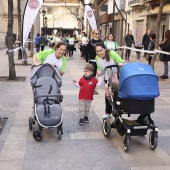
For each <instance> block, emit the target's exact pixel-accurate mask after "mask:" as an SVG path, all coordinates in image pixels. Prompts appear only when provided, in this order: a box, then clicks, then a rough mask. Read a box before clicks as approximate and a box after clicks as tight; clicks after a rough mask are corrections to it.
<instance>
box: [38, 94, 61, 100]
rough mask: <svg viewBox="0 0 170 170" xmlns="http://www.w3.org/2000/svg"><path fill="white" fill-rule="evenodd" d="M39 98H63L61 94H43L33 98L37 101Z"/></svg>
mask: <svg viewBox="0 0 170 170" xmlns="http://www.w3.org/2000/svg"><path fill="white" fill-rule="evenodd" d="M40 97H63V95H62V94H45V95H37V96H35V100H37V99H38V98H40Z"/></svg>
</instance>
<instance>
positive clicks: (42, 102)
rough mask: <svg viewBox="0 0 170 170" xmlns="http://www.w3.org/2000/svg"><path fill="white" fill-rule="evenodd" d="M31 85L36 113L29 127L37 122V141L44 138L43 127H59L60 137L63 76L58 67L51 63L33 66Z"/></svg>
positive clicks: (35, 137)
mask: <svg viewBox="0 0 170 170" xmlns="http://www.w3.org/2000/svg"><path fill="white" fill-rule="evenodd" d="M32 73H33V74H32V78H31V85H32V87H33V94H34V115H33V117H30V118H29V129H30V130H32V126H33V125H35V122H37V123H38V127H39V128H38V130H35V131H34V132H33V137H34V139H35V140H36V141H41V140H42V139H43V128H55V127H57V134H58V139H59V140H60V139H61V135H62V133H63V131H62V113H63V109H62V99H63V96H62V95H61V91H60V86H61V84H62V83H61V77H60V73H59V71H58V69H57V68H55V67H52V66H51V65H49V64H45V65H42V66H39V67H33V70H32Z"/></svg>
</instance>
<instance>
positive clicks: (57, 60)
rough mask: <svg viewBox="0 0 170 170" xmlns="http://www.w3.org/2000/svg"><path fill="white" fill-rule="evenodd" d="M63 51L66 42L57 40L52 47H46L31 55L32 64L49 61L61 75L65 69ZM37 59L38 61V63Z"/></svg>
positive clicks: (64, 51) (36, 64)
mask: <svg viewBox="0 0 170 170" xmlns="http://www.w3.org/2000/svg"><path fill="white" fill-rule="evenodd" d="M65 53H66V44H65V43H64V42H59V43H57V45H55V46H54V48H53V49H47V50H44V51H41V52H39V53H37V54H35V55H34V56H33V65H35V66H39V65H40V64H45V63H49V64H51V65H52V66H56V67H57V68H58V69H59V71H60V75H61V76H62V75H63V74H64V73H65V71H66V57H65V56H64V54H65ZM37 61H40V64H39V63H38V62H37Z"/></svg>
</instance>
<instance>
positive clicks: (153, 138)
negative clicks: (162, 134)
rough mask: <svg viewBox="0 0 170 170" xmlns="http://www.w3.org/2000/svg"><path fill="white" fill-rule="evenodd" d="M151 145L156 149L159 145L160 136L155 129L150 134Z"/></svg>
mask: <svg viewBox="0 0 170 170" xmlns="http://www.w3.org/2000/svg"><path fill="white" fill-rule="evenodd" d="M149 145H150V148H151V149H152V150H155V149H156V148H157V145H158V136H157V135H156V133H154V132H153V131H151V132H150V134H149Z"/></svg>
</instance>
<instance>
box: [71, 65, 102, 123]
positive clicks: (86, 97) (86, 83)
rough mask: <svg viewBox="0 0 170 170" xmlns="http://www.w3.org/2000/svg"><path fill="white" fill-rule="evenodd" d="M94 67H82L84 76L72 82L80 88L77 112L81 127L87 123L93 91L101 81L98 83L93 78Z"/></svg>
mask: <svg viewBox="0 0 170 170" xmlns="http://www.w3.org/2000/svg"><path fill="white" fill-rule="evenodd" d="M93 70H94V67H93V65H92V64H86V66H85V67H84V75H83V77H82V78H80V80H79V82H78V83H77V81H76V80H73V83H74V85H75V86H76V87H78V88H80V91H79V111H80V120H79V125H80V126H83V125H84V123H89V118H88V117H89V110H90V106H91V102H92V100H93V94H94V89H95V87H96V86H98V85H101V79H100V81H98V80H97V79H96V78H95V77H94V76H93Z"/></svg>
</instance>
